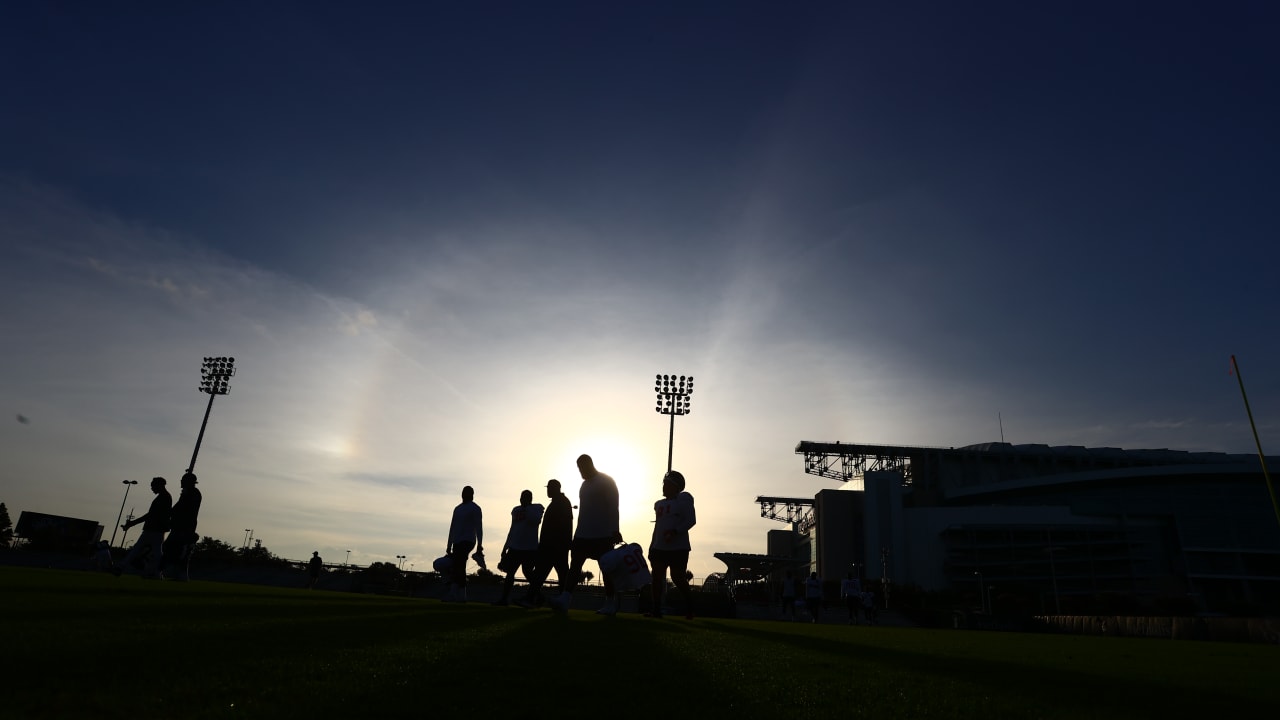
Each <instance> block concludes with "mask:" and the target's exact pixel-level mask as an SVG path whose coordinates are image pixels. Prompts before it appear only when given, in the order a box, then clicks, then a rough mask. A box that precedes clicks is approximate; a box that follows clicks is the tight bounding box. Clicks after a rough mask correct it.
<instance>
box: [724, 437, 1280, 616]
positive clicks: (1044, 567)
mask: <svg viewBox="0 0 1280 720" xmlns="http://www.w3.org/2000/svg"><path fill="white" fill-rule="evenodd" d="M796 453H797V454H798V455H802V456H803V457H804V468H805V472H806V473H808V474H811V475H818V476H820V477H825V478H830V479H833V480H838V481H841V482H842V483H843V486H842V487H841V488H840V489H831V490H822V491H820V492H819V493H818V494H817V495H816V496H814V497H813V498H811V499H810V498H794V497H758V498H756V501H757V502H758V503H759V505H760V511H761V515H762V516H763V517H768V518H772V519H776V520H780V521H782V522H786V523H788V524H789V525H790V526H791V527H790V529H788V530H776V531H771V532H770V533H769V537H768V554H767V555H765V556H754V557H755V558H756V561H755V564H756V567H757V568H769V571H770V572H771V573H772V574H773V575H774V576H775V577H776V576H777V575H778V574H779V573H780V572H781V568H783V567H790V568H793V569H795V570H798V571H800V572H803V573H806V574H807V573H809V572H811V571H816V572H817V573H818V574H819V576H820V577H823V578H824V579H826V580H827V581H828V582H831V581H836V580H838V579H840V578H843V577H845V575H846V574H847V573H848V572H854V573H856V574H857V575H858V576H859V577H862V578H865V579H868V580H871V581H876V580H882V585H887V586H888V587H889V588H892V587H894V586H908V585H909V586H914V587H915V588H918V589H920V590H923V591H929V592H943V593H947V592H950V593H953V594H955V596H957V597H958V598H960V599H963V600H964V601H965V602H970V603H971V604H972V605H973V606H974V607H979V606H980V607H982V608H983V609H985V610H988V611H992V610H994V611H996V612H1002V613H1003V612H1007V613H1014V612H1023V613H1029V614H1040V613H1051V614H1083V613H1111V612H1173V613H1182V612H1201V613H1214V612H1220V613H1231V614H1257V613H1268V612H1269V613H1274V612H1276V611H1278V610H1280V518H1277V513H1276V510H1275V507H1274V506H1273V501H1272V498H1271V495H1270V493H1269V492H1268V488H1267V484H1266V481H1265V479H1264V475H1263V472H1262V464H1261V462H1260V461H1259V458H1258V457H1257V456H1256V455H1233V454H1225V453H1201V452H1184V451H1173V450H1122V449H1119V448H1085V447H1077V446H1069V447H1050V446H1047V445H1010V444H1007V443H987V444H983V445H970V446H967V447H960V448H930V447H903V446H892V445H857V444H852V445H851V444H844V443H839V442H835V443H824V442H807V441H806V442H801V443H800V444H799V445H797V446H796ZM1267 464H1268V467H1280V459H1276V458H1268V460H1267ZM746 557H747V556H740V555H729V554H725V557H722V558H721V559H722V560H724V561H725V562H726V564H729V565H730V572H729V575H730V576H732V575H733V574H734V571H735V567H734V564H735V563H736V564H737V565H739V566H745V565H749V564H750V563H748V562H747V561H746V560H745V559H744V558H746ZM731 559H732V560H733V561H734V562H731ZM740 572H741V570H740Z"/></svg>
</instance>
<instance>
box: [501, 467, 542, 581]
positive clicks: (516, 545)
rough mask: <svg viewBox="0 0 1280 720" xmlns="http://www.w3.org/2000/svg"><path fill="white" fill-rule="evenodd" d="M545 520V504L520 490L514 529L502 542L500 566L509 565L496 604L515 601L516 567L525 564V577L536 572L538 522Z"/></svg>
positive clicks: (521, 566)
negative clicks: (539, 502) (513, 595)
mask: <svg viewBox="0 0 1280 720" xmlns="http://www.w3.org/2000/svg"><path fill="white" fill-rule="evenodd" d="M540 524H542V505H540V504H538V503H535V502H534V501H533V493H532V492H530V491H528V490H524V491H522V492H521V493H520V504H519V505H517V506H515V507H514V508H511V529H510V530H508V531H507V541H506V542H505V543H503V544H502V559H501V560H500V561H499V562H498V567H499V568H500V569H501V568H505V569H506V570H505V572H506V574H507V576H506V577H505V578H503V581H502V597H500V598H498V600H497V601H496V602H494V605H506V604H508V603H509V602H510V601H511V587H512V586H513V585H515V582H516V570H519V569H520V568H525V571H524V573H525V577H526V578H528V577H529V576H530V575H532V574H533V565H534V562H535V561H537V559H538V525H540Z"/></svg>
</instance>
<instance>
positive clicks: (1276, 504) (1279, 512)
mask: <svg viewBox="0 0 1280 720" xmlns="http://www.w3.org/2000/svg"><path fill="white" fill-rule="evenodd" d="M1231 369H1233V370H1235V371H1236V380H1238V381H1239V382H1240V397H1242V398H1244V411H1245V413H1246V414H1248V416H1249V427H1250V428H1252V429H1253V444H1254V445H1256V446H1257V447H1258V461H1259V462H1261V463H1262V477H1263V478H1264V479H1266V481H1267V492H1269V493H1271V507H1272V508H1273V509H1274V510H1275V512H1276V522H1280V501H1277V500H1276V491H1275V488H1274V487H1272V486H1271V473H1270V472H1268V471H1267V456H1266V455H1263V454H1262V441H1261V440H1259V439H1258V426H1257V425H1255V424H1254V423H1253V411H1252V410H1250V409H1249V396H1248V395H1246V394H1245V392H1244V376H1243V375H1241V374H1240V366H1239V365H1237V364H1236V356H1235V355H1232V356H1231Z"/></svg>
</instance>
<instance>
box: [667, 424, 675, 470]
mask: <svg viewBox="0 0 1280 720" xmlns="http://www.w3.org/2000/svg"><path fill="white" fill-rule="evenodd" d="M675 444H676V416H675V414H674V413H672V415H671V434H670V435H669V436H667V472H671V452H672V449H673V448H674V447H675Z"/></svg>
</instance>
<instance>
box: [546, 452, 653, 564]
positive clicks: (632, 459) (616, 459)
mask: <svg viewBox="0 0 1280 720" xmlns="http://www.w3.org/2000/svg"><path fill="white" fill-rule="evenodd" d="M570 447H571V449H570V450H568V452H567V454H568V456H569V457H570V458H571V460H577V458H578V456H579V455H581V454H583V453H586V454H587V455H590V456H591V459H592V460H594V461H595V465H596V469H597V470H599V471H600V472H602V473H605V474H606V475H609V476H611V477H613V480H614V482H616V483H617V484H618V519H619V521H620V523H621V525H622V535H623V537H624V538H626V540H627V542H639V543H641V544H642V545H643V544H645V543H647V542H648V535H649V533H650V532H651V528H649V526H648V521H649V520H651V519H652V518H651V517H650V515H651V514H652V513H653V502H654V501H655V500H657V499H658V498H659V497H661V496H662V473H663V472H664V471H665V469H664V468H662V467H659V466H657V465H654V464H653V463H652V462H651V461H649V460H646V459H645V456H644V454H643V453H641V452H640V451H639V450H638V449H637V448H636V447H635V446H634V445H632V444H631V443H629V442H627V441H625V440H622V439H620V438H618V437H616V436H613V435H608V434H600V435H591V436H587V437H583V438H580V439H578V440H575V441H574V443H573V444H572V446H570ZM565 492H566V493H568V495H569V498H570V499H571V500H573V501H574V502H575V504H576V502H577V494H578V479H577V477H576V476H575V478H574V481H573V482H565Z"/></svg>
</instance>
